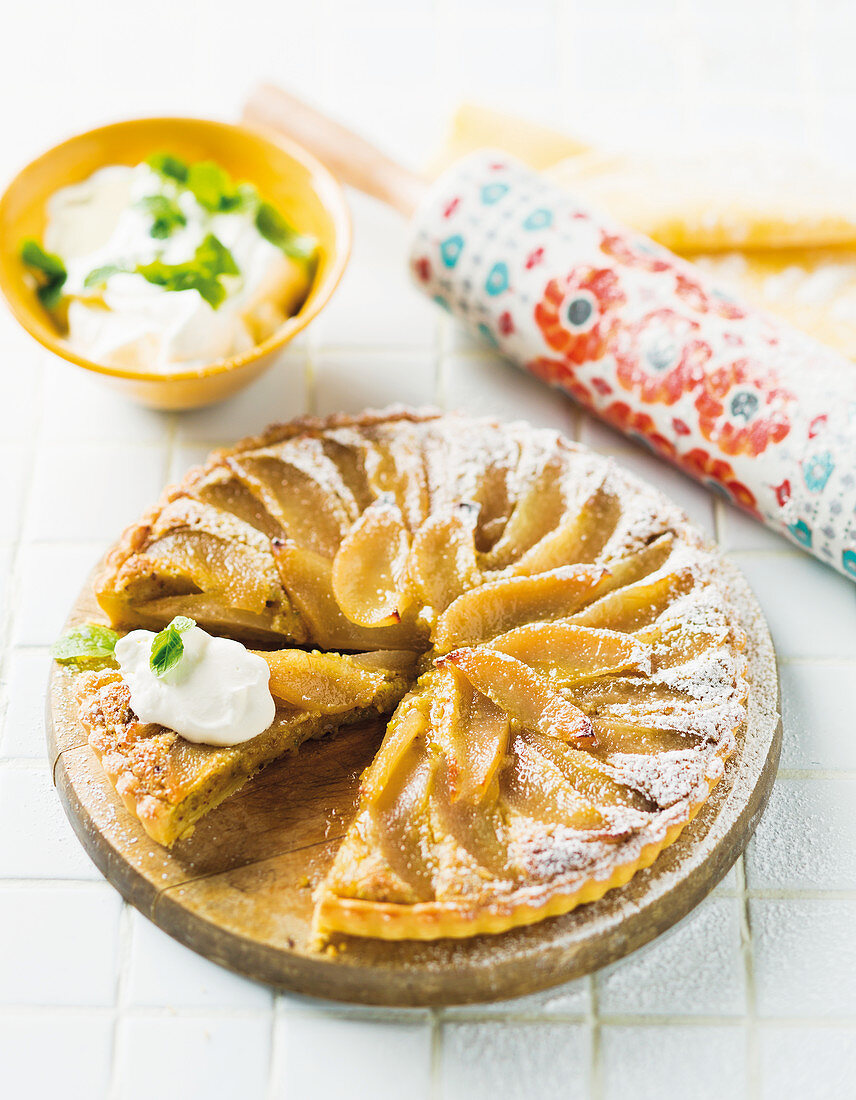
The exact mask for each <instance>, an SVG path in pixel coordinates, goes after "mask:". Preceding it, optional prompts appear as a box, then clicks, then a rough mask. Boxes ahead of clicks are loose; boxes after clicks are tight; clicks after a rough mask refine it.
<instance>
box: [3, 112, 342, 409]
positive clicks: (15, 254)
mask: <svg viewBox="0 0 856 1100" xmlns="http://www.w3.org/2000/svg"><path fill="white" fill-rule="evenodd" d="M161 150H168V151H169V152H171V153H175V154H176V156H178V157H181V158H182V159H185V160H214V161H216V162H217V163H218V164H221V165H222V166H223V167H224V168H225V169H226V170H227V171H228V172H230V173H231V175H232V176H233V177H234V178H235V179H238V180H248V181H249V182H251V183H253V184H255V185H256V187H257V188H258V189H259V192H260V193H261V195H262V197H263V198H265V199H267V200H268V201H269V202H272V203H273V204H274V206H276V207H277V209H278V210H281V211H282V213H283V214H284V215H285V217H286V218H288V220H289V221H290V222H291V223H292V224H293V225H294V226H295V227H296V228H297V229H298V230H300V231H301V232H303V233H310V234H312V235H313V236H314V237H316V238H317V239H318V241H319V259H318V265H317V269H316V273H315V279H314V282H313V284H312V288H311V290H310V292H309V295H308V297H307V299H306V301H305V302H304V303H303V306H302V307H301V309H300V311H299V313H297V314H296V315H295V316H294V317H290V318H289V319H288V320H287V321H286V322H285V324H284V325H282V326H281V328H279V329H278V330H277V331H276V332H275V333H274V334H273V335H272V336H271V337H269V338H268V339H267V340H265V341H264V343H262V344H259V345H257V346H256V347H254V348H253V349H252V350H250V351H248V352H245V353H244V354H243V355H238V356H235V357H234V358H231V359H219V360H217V361H216V362H213V363H209V364H207V365H206V366H204V367H197V368H194V369H188V368H183V369H177V370H175V371H172V372H171V373H169V374H163V373H158V374H147V373H145V372H144V371H134V370H126V369H124V368H119V367H111V366H107V365H105V364H103V363H94V362H93V361H92V360H90V359H86V358H84V357H83V356H82V355H78V354H77V352H76V351H74V349H73V348H71V347H70V346H69V345H68V343H67V342H66V340H65V339H64V338H63V336H62V334H61V333H60V332H59V331H58V330H57V328H56V326H55V325H54V323H53V321H52V319H51V317H50V314H49V313H47V311H46V310H45V309H44V307H43V306H42V305H41V303H40V302H39V300H38V298H37V297H36V295H35V293H34V291H33V289H32V288H31V286H30V285H29V284H28V281H27V280H26V279H25V277H24V276H25V268H24V266H23V264H22V263H21V260H20V256H19V248H20V244H21V241H22V240H23V239H24V238H25V237H35V238H36V239H37V240H41V239H42V236H43V234H44V228H45V220H46V214H45V207H46V203H47V200H48V199H49V198H50V196H51V195H52V194H53V193H54V192H55V191H57V190H59V188H60V187H66V186H67V185H68V184H71V183H78V182H80V181H81V180H84V179H86V178H87V177H88V176H91V175H92V173H93V172H95V171H96V170H97V169H99V168H103V167H104V166H105V165H108V164H129V165H134V164H139V163H140V161H142V160H144V159H145V158H146V157H147V156H149V155H150V154H151V153H155V152H159V151H161ZM350 246H351V223H350V215H349V213H348V207H347V203H346V201H345V197H344V194H343V193H342V189H341V187H340V186H339V184H338V183H337V182H336V181H335V180H334V179H333V177H332V176H331V175H330V173H329V172H328V171H327V169H326V168H324V167H323V165H321V164H320V163H319V162H318V161H317V160H315V158H314V157H313V156H311V154H309V153H307V152H306V151H305V150H304V149H302V148H301V147H300V146H298V145H294V144H293V143H291V142H289V141H286V140H285V139H283V138H281V137H279V135H273V133H271V135H270V136H266V134H265V133H264V132H261V131H259V132H257V131H254V130H248V129H244V128H243V127H240V126H230V125H228V124H226V123H223V122H208V121H205V120H203V119H195V118H143V119H134V120H131V121H128V122H117V123H114V124H113V125H111V126H101V127H99V128H98V129H97V130H90V131H89V132H88V133H85V134H80V135H78V136H77V137H73V138H70V139H69V140H68V141H65V142H63V143H62V144H61V145H57V146H55V147H54V148H53V149H50V150H49V151H48V152H47V153H44V154H43V155H42V156H40V157H39V158H38V159H37V160H34V161H33V162H32V163H31V164H29V165H27V167H26V168H25V169H24V170H23V171H22V172H20V173H19V174H18V175H17V176H16V177H15V179H14V180H13V181H12V182H11V184H10V185H9V187H8V188H7V190H6V193H5V194H4V195H3V197H2V199H0V290H2V292H3V294H4V295H5V297H6V301H7V302H8V303H9V306H10V308H11V310H12V312H13V313H14V315H15V317H16V318H17V319H18V320H19V321H20V323H21V324H22V325H23V326H24V328H25V329H26V330H27V331H28V332H29V333H30V335H31V336H34V337H35V338H36V339H37V340H38V341H39V342H40V343H41V344H44V346H45V347H46V348H49V349H50V350H51V351H53V352H56V354H57V355H61V356H62V357H63V359H68V360H69V362H71V363H76V364H77V365H78V366H79V367H84V368H85V369H86V370H90V371H93V372H95V373H96V374H99V375H101V376H102V377H103V378H104V379H105V380H106V381H108V382H109V383H110V384H112V385H113V386H114V387H115V388H118V389H120V390H121V391H122V392H123V393H125V394H126V395H128V396H129V397H133V398H135V399H136V400H137V401H140V402H142V403H143V404H145V405H150V406H152V407H153V408H157V409H192V408H196V407H197V406H199V405H209V404H211V403H213V402H215V401H221V400H222V399H223V398H224V397H228V396H229V395H230V394H233V393H235V392H236V391H237V390H239V389H241V387H242V386H246V385H247V384H248V383H249V382H252V381H253V379H254V378H257V377H258V376H259V375H260V374H261V373H262V372H263V371H264V370H266V369H267V368H268V367H269V366H271V364H272V362H273V360H274V358H275V356H276V353H277V352H278V351H279V349H280V348H282V346H283V345H284V344H287V343H288V341H289V340H291V339H292V338H293V337H294V336H296V335H297V333H298V332H300V330H301V329H303V328H305V327H306V325H308V324H309V322H310V321H311V320H312V318H313V317H315V315H316V314H317V313H318V312H319V311H320V310H321V309H322V308H323V306H324V305H325V304H326V302H327V301H328V300H329V298H330V295H331V294H332V293H333V291H334V290H335V288H336V285H337V283H338V282H339V280H340V278H341V277H342V272H343V271H344V269H345V265H346V263H347V261H348V255H349V252H350Z"/></svg>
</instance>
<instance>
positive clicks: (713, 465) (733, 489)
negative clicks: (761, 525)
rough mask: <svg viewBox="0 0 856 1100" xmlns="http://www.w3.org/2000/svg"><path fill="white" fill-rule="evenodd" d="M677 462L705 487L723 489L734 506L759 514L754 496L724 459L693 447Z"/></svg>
mask: <svg viewBox="0 0 856 1100" xmlns="http://www.w3.org/2000/svg"><path fill="white" fill-rule="evenodd" d="M677 461H678V464H679V465H680V466H682V467H683V468H684V469H685V470H686V471H687V473H688V474H691V475H692V477H694V478H697V479H698V480H699V481H701V482H703V483H704V484H705V485H709V486H712V487H713V488H717V487H719V488H721V489H723V490H724V491H725V493H726V494H727V496H728V497H729V499H731V500H732V501H734V503H735V504H739V505H740V507H741V508H745V509H746V510H747V511H749V512H753V513H754V514H755V515H758V514H759V513H758V506H757V501H756V500H755V495H754V494H753V493H752V491H751V490H750V489H748V488H747V487H746V486H745V485H744V484H743V482H742V481H738V479H737V475H736V474H735V473H734V470H733V469H732V468H731V466H730V465H729V464H728V463H727V462H726V461H725V460H724V459H721V458H716V457H714V456H712V455H709V454H708V453H707V451H704V450H702V448H701V447H695V448H694V449H693V450H691V451H688V452H687V453H686V454H684V455H681V456H680V457H679V458H678V460H677Z"/></svg>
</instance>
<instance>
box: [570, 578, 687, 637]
mask: <svg viewBox="0 0 856 1100" xmlns="http://www.w3.org/2000/svg"><path fill="white" fill-rule="evenodd" d="M697 583H698V581H697V579H696V577H695V574H694V573H693V570H692V568H691V567H690V566H686V567H685V568H683V569H680V570H678V571H677V572H675V573H661V574H660V575H659V576H656V577H654V578H652V579H651V580H643V581H640V582H639V583H637V584H632V585H628V586H627V587H626V588H618V589H615V590H614V591H612V592H609V593H608V594H607V595H605V596H603V597H602V598H601V599H599V600H597V601H596V602H595V603H592V604H590V605H589V606H588V607H587V608H586V609H585V610H584V611H580V612H578V613H577V614H575V615H572V616H571V622H573V623H577V624H578V625H580V626H592V627H596V628H606V629H609V630H619V631H622V632H623V633H630V632H631V631H635V630H639V629H641V628H642V627H644V626H648V625H649V624H650V623H652V622H654V620H655V619H658V618H659V617H660V615H662V613H663V612H664V611H665V610H666V608H667V607H669V605H670V604H672V603H674V601H675V600H677V599H678V598H679V597H680V596H683V595H686V593H687V592H690V591H691V590H692V588H693V587H694V585H696V584H697Z"/></svg>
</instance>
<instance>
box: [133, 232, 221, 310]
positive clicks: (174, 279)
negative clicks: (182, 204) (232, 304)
mask: <svg viewBox="0 0 856 1100" xmlns="http://www.w3.org/2000/svg"><path fill="white" fill-rule="evenodd" d="M135 271H136V272H137V274H138V275H142V276H143V278H144V279H147V280H148V281H149V282H150V283H155V284H156V285H157V286H162V287H163V288H164V289H165V290H196V291H198V292H199V294H200V295H201V296H202V297H203V298H204V299H205V301H206V302H207V303H208V304H209V306H211V308H212V309H216V308H217V307H218V306H219V305H220V304H221V302H222V301H223V299H224V298H225V297H226V288H225V287H224V286H223V284H222V283H221V282H220V277H221V276H222V275H240V273H241V272H240V269H239V267H238V265H237V264H236V263H235V257H234V256H233V255H232V253H231V252H230V251H229V249H228V248H226V246H225V245H224V244H222V242H220V241H219V240H218V239H217V238H216V237H215V236H214V234H213V233H209V234H208V236H207V237H205V239H204V240H203V241H202V242H201V243H200V245H199V247H198V248H197V249H196V251H195V252H194V254H193V259H192V260H187V261H186V262H185V263H181V264H165V263H164V262H163V261H162V260H152V262H151V263H148V264H139V265H138V266H137V267H136V268H135Z"/></svg>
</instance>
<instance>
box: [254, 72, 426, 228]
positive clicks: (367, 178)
mask: <svg viewBox="0 0 856 1100" xmlns="http://www.w3.org/2000/svg"><path fill="white" fill-rule="evenodd" d="M242 117H243V121H244V122H245V123H247V124H248V125H250V126H262V127H266V128H267V129H270V130H275V131H277V132H278V133H280V134H283V135H285V136H286V137H290V138H293V140H294V141H296V142H298V143H299V144H300V145H302V146H303V147H304V148H305V149H308V150H309V152H310V153H314V154H315V156H316V157H318V159H319V160H320V161H321V162H322V163H323V164H325V165H326V166H327V167H328V168H329V169H330V171H331V172H332V173H333V175H334V176H336V178H337V179H339V180H341V182H342V183H347V184H349V185H350V186H351V187H356V188H357V190H359V191H364V192H365V193H366V194H367V195H372V196H374V198H376V199H380V201H381V202H385V203H388V204H389V205H390V206H393V207H395V209H396V210H398V211H400V212H401V213H402V214H404V215H405V216H406V217H410V215H411V214H412V213H413V211H414V210H415V209H416V207H417V205H418V204H419V202H420V201H421V199H422V196H423V195H424V193H425V190H426V188H427V186H428V185H427V183H426V181H425V180H423V179H421V178H420V177H419V176H417V175H416V174H415V173H413V172H410V171H408V169H407V168H404V167H403V166H402V165H400V164H397V163H396V162H395V161H394V160H390V159H389V157H387V156H384V154H383V153H381V151H380V150H379V149H376V148H375V147H374V146H373V145H372V144H371V143H370V142H368V141H366V140H365V139H364V138H361V137H360V136H359V135H358V134H355V133H353V132H352V131H351V130H348V129H347V128H346V127H344V126H342V125H340V124H339V123H338V122H334V121H333V120H332V119H330V118H327V116H326V115H323V114H321V113H320V112H319V111H316V110H315V109H314V108H312V107H309V106H307V104H305V103H302V102H301V101H300V100H299V99H296V98H295V97H294V96H292V95H289V94H288V92H285V91H283V90H282V88H277V87H276V86H275V85H273V84H261V85H259V87H258V88H256V90H255V91H254V92H253V94H252V95H251V96H250V98H249V99H248V100H247V102H246V104H245V106H244V111H243V116H242Z"/></svg>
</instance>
